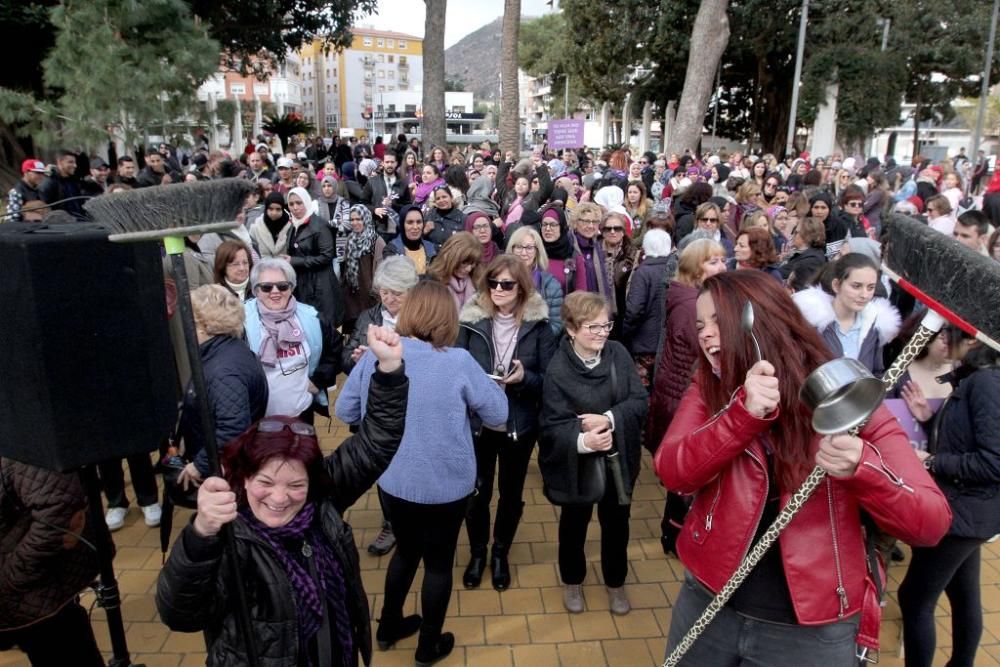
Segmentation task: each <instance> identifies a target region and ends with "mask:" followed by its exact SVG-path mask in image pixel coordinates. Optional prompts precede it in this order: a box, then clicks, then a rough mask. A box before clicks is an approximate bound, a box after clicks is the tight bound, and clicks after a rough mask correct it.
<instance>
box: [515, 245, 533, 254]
mask: <svg viewBox="0 0 1000 667" xmlns="http://www.w3.org/2000/svg"><path fill="white" fill-rule="evenodd" d="M511 250H513V251H514V252H527V253H532V252H535V246H534V245H521V244H520V243H515V244H514V245H512V246H511Z"/></svg>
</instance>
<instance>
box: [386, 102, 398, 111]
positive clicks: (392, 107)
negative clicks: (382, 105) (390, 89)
mask: <svg viewBox="0 0 1000 667" xmlns="http://www.w3.org/2000/svg"><path fill="white" fill-rule="evenodd" d="M387 109H388V110H389V113H393V112H395V111H396V105H395V104H390V105H388V107H387Z"/></svg>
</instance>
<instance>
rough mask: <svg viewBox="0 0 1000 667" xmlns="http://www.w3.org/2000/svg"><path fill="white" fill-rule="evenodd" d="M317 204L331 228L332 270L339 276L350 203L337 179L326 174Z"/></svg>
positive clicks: (348, 225) (349, 224)
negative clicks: (334, 249) (332, 240)
mask: <svg viewBox="0 0 1000 667" xmlns="http://www.w3.org/2000/svg"><path fill="white" fill-rule="evenodd" d="M316 203H317V205H318V206H319V210H318V211H317V213H319V217H321V218H323V219H324V220H326V221H327V223H328V224H329V225H330V228H331V229H332V230H333V237H334V243H335V245H336V247H337V258H336V259H335V260H334V262H333V270H334V272H336V274H337V277H338V278H339V277H340V265H341V262H342V261H343V260H344V248H345V247H346V246H347V234H348V233H350V231H351V222H350V219H349V217H350V216H349V214H348V212H349V211H350V210H351V204H350V202H348V201H347V198H346V197H342V196H341V192H340V187H339V186H338V183H337V179H336V178H334V177H333V176H330V175H327V176H324V177H323V181H322V183H321V184H320V189H319V195H318V196H317V197H316Z"/></svg>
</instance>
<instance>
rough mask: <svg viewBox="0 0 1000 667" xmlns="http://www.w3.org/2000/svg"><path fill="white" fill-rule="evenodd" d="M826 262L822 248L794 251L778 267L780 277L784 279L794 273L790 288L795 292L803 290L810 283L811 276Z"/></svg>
mask: <svg viewBox="0 0 1000 667" xmlns="http://www.w3.org/2000/svg"><path fill="white" fill-rule="evenodd" d="M825 264H826V253H825V252H823V249H822V248H806V249H805V250H799V251H796V252H795V254H793V255H790V256H789V257H788V259H786V260H785V262H784V263H783V264H782V265H781V266H779V267H778V271H779V272H781V277H782V278H784V279H785V280H786V281H787V280H788V278H789V277H790V276H791V275H792V273H793V272H794V273H795V278H794V279H793V280H792V282H791V288H792V289H793V290H795V291H796V292H799V291H802V290H804V289H805V288H806V287H808V286H809V285H810V284H811V283H810V281H811V280H812V277H813V276H815V275H816V272H818V271H819V270H820V269H822V268H823V266H824V265H825Z"/></svg>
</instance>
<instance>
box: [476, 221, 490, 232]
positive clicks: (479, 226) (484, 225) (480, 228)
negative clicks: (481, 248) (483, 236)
mask: <svg viewBox="0 0 1000 667" xmlns="http://www.w3.org/2000/svg"><path fill="white" fill-rule="evenodd" d="M489 228H490V223H488V222H477V223H476V224H474V225H472V231H474V232H484V231H486V230H487V229H489Z"/></svg>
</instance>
